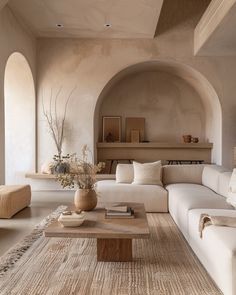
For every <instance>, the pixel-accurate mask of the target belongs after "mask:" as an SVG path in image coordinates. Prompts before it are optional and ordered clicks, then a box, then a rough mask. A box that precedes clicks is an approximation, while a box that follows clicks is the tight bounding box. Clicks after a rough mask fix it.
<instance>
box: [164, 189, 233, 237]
mask: <svg viewBox="0 0 236 295" xmlns="http://www.w3.org/2000/svg"><path fill="white" fill-rule="evenodd" d="M166 189H167V190H168V192H169V196H168V199H169V211H170V214H171V215H172V218H173V219H174V221H175V223H176V224H177V225H178V227H179V228H180V229H181V231H182V233H183V234H184V236H185V238H186V239H188V211H189V210H191V209H198V208H213V209H233V207H232V206H231V205H229V204H228V203H227V202H226V199H225V198H224V197H222V196H220V195H218V194H216V193H215V192H213V191H212V190H210V189H209V188H207V187H205V186H202V185H199V184H189V183H177V184H170V185H168V186H167V187H166Z"/></svg>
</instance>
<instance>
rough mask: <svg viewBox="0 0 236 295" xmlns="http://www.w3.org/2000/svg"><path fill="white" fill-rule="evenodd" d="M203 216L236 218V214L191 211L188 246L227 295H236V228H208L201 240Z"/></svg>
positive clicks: (232, 212)
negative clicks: (199, 228) (200, 227)
mask: <svg viewBox="0 0 236 295" xmlns="http://www.w3.org/2000/svg"><path fill="white" fill-rule="evenodd" d="M202 213H206V214H209V215H216V216H230V217H235V218H236V210H223V209H193V210H190V211H189V222H188V227H189V244H190V246H191V247H192V249H193V250H194V252H195V253H196V255H197V256H198V258H199V259H200V261H201V262H202V264H203V265H204V267H205V268H206V269H207V271H208V272H209V274H210V275H211V276H212V278H213V279H214V280H215V282H216V283H217V285H218V286H219V288H220V289H221V290H222V291H223V292H224V294H228V295H232V294H236V228H232V227H225V226H214V225H211V226H207V227H206V228H205V229H204V230H203V237H202V239H200V236H199V231H198V225H199V220H200V216H201V214H202Z"/></svg>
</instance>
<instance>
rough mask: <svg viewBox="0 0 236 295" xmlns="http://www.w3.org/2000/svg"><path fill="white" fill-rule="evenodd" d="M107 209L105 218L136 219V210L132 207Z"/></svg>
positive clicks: (111, 207) (110, 207)
mask: <svg viewBox="0 0 236 295" xmlns="http://www.w3.org/2000/svg"><path fill="white" fill-rule="evenodd" d="M105 209H106V211H105V218H134V210H133V209H132V208H131V207H127V206H109V207H106V208H105Z"/></svg>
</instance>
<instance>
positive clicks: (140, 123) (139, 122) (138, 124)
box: [125, 117, 145, 142]
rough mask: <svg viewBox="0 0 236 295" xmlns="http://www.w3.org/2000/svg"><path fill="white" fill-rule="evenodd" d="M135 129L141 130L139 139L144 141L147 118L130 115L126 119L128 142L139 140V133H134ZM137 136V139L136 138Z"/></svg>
mask: <svg viewBox="0 0 236 295" xmlns="http://www.w3.org/2000/svg"><path fill="white" fill-rule="evenodd" d="M134 130H136V131H139V141H141V142H142V141H144V139H145V138H144V131H145V118H142V117H137V118H135V117H128V118H126V119H125V139H126V142H132V141H134V140H135V141H136V140H137V133H136V132H135V133H136V134H135V135H134V132H133V131H134ZM134 137H135V139H134Z"/></svg>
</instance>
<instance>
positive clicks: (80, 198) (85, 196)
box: [74, 189, 97, 211]
mask: <svg viewBox="0 0 236 295" xmlns="http://www.w3.org/2000/svg"><path fill="white" fill-rule="evenodd" d="M74 202H75V207H76V209H80V210H83V211H91V210H93V209H94V208H95V207H96V206H97V194H96V192H95V190H93V189H78V190H77V191H76V192H75V198H74Z"/></svg>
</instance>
